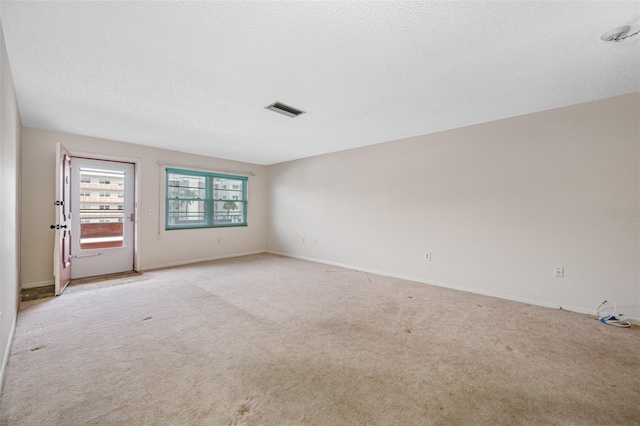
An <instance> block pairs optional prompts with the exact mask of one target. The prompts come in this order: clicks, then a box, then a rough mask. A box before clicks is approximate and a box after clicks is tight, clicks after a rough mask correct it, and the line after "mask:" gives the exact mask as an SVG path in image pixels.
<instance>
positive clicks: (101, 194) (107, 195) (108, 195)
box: [100, 192, 111, 198]
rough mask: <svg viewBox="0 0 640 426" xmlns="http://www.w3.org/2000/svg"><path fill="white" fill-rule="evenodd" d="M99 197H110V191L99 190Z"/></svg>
mask: <svg viewBox="0 0 640 426" xmlns="http://www.w3.org/2000/svg"><path fill="white" fill-rule="evenodd" d="M100 196H101V197H106V198H110V197H111V193H110V192H101V193H100Z"/></svg>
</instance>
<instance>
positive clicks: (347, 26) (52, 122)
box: [1, 1, 640, 164]
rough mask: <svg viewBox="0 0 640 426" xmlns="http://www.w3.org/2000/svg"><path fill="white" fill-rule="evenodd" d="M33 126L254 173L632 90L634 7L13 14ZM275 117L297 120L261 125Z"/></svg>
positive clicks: (394, 5)
mask: <svg viewBox="0 0 640 426" xmlns="http://www.w3.org/2000/svg"><path fill="white" fill-rule="evenodd" d="M1 19H2V25H3V27H4V32H5V39H6V44H7V50H8V54H9V63H10V66H11V69H12V72H13V76H14V82H15V87H16V92H17V97H18V104H19V109H20V113H21V116H22V121H23V124H24V125H25V126H30V127H37V128H43V129H52V130H59V131H64V132H70V133H76V134H81V135H89V136H95V137H101V138H107V139H114V140H120V141H125V142H132V143H137V144H142V145H151V146H156V147H160V148H167V149H174V150H179V151H185V152H193V153H198V154H204V155H211V156H215V157H222V158H229V159H235V160H240V161H247V162H252V163H258V164H273V163H277V162H282V161H287V160H292V159H297V158H302V157H308V156H312V155H317V154H322V153H327V152H333V151H338V150H344V149H349V148H354V147H358V146H364V145H369V144H375V143H379V142H385V141H389V140H394V139H400V138H404V137H410V136H416V135H421V134H427V133H433V132H437V131H441V130H445V129H451V128H455V127H461V126H466V125H470V124H475V123H480V122H486V121H490V120H496V119H500V118H505V117H511V116H515V115H521V114H526V113H531V112H535V111H541V110H546V109H551V108H556V107H560V106H565V105H571V104H576V103H580V102H586V101H591V100H595V99H601V98H606V97H610V96H616V95H620V94H625V93H631V92H637V91H640V36H637V37H633V38H631V39H628V40H626V41H625V42H623V43H605V42H603V41H601V40H600V36H601V34H602V33H604V32H606V31H608V30H610V29H612V28H615V27H618V26H621V25H631V26H632V28H633V30H634V31H635V30H637V29H638V28H639V27H640V2H638V1H634V2H615V1H599V2H565V1H558V2H537V1H536V2H533V1H531V2H374V1H371V2H239V1H233V2H184V1H181V2H151V1H145V2H134V1H128V2H125V1H118V2H116V1H106V2H92V1H77V2H58V1H47V2H23V1H20V2H17V1H16V2H14V1H3V2H2V8H1ZM275 101H280V102H283V103H286V104H289V105H291V106H294V107H297V108H299V109H302V110H304V111H307V113H306V114H304V115H301V116H300V117H297V118H293V119H292V118H288V117H285V116H283V115H279V114H275V113H273V112H271V111H268V110H265V109H264V107H265V106H266V105H268V104H270V103H272V102H275Z"/></svg>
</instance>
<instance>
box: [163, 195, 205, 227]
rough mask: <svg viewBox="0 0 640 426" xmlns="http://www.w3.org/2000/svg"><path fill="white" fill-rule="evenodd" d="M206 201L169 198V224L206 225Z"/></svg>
mask: <svg viewBox="0 0 640 426" xmlns="http://www.w3.org/2000/svg"><path fill="white" fill-rule="evenodd" d="M204 206H205V202H204V201H192V200H169V211H168V212H167V216H168V219H169V223H168V225H169V226H181V225H182V226H188V225H191V226H198V225H200V226H202V225H206V220H205V210H204Z"/></svg>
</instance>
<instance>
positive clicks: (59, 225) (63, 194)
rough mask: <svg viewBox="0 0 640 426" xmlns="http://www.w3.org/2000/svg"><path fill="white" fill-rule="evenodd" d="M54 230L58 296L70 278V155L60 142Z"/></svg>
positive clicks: (54, 274) (57, 160)
mask: <svg viewBox="0 0 640 426" xmlns="http://www.w3.org/2000/svg"><path fill="white" fill-rule="evenodd" d="M55 179H56V181H55V182H56V184H55V186H56V201H55V223H54V224H53V225H51V229H54V230H55V232H56V236H55V245H54V248H53V276H54V277H55V281H54V282H55V292H56V296H59V295H60V294H61V293H62V292H63V291H64V289H65V287H66V286H67V284H69V280H70V279H71V224H72V220H71V216H72V215H71V209H70V205H71V204H72V203H71V155H70V154H69V151H67V150H66V149H65V147H64V146H62V145H61V144H60V143H58V144H57V145H56V176H55Z"/></svg>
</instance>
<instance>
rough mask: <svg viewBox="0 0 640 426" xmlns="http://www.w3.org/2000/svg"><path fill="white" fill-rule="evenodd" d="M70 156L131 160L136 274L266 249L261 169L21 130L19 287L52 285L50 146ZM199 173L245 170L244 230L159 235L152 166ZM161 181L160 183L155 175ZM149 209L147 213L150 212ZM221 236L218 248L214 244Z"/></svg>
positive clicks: (158, 189)
mask: <svg viewBox="0 0 640 426" xmlns="http://www.w3.org/2000/svg"><path fill="white" fill-rule="evenodd" d="M56 142H60V143H62V144H63V145H64V146H65V147H66V148H67V149H68V150H70V151H71V153H72V154H75V153H90V154H92V155H96V156H98V157H100V156H107V158H109V157H111V156H118V157H126V158H127V159H131V160H138V161H139V167H138V170H137V172H136V173H137V175H138V183H137V184H138V188H137V191H138V196H139V198H138V203H139V204H138V217H137V220H136V226H137V228H138V256H139V266H140V269H141V270H148V269H154V268H159V267H164V266H172V265H179V264H184V263H191V262H197V261H204V260H210V259H216V258H222V257H230V256H238V255H243V254H251V253H259V252H264V251H265V250H266V167H265V166H260V165H255V164H248V163H240V162H236V161H229V160H223V159H218V158H213V157H205V156H199V155H194V154H186V153H180V152H175V151H167V150H163V149H156V148H150V147H146V146H141V145H134V144H128V143H122V142H115V141H109V140H104V139H96V138H90V137H86V136H80V135H72V134H67V133H60V132H54V131H48V130H40V129H33V128H29V127H25V128H24V129H23V134H22V149H23V167H22V180H23V204H22V206H23V209H22V223H23V226H22V230H21V232H22V234H21V235H22V242H23V244H22V252H23V262H22V284H23V287H33V286H39V285H44V284H50V283H51V282H52V280H53V267H52V265H53V244H54V233H53V232H52V231H50V229H49V225H51V224H52V223H53V220H54V208H53V202H54V173H55V146H56ZM158 162H163V163H168V164H175V165H183V166H199V167H202V168H203V169H213V170H227V169H228V170H230V172H229V173H230V174H233V171H234V170H235V171H246V172H252V173H254V174H255V176H249V193H248V200H249V201H248V223H249V224H248V226H246V227H232V228H209V229H185V230H172V231H165V230H164V208H165V207H164V185H165V181H164V172H163V171H164V168H163V166H159V165H158V164H157V163H158ZM161 176H162V177H161ZM151 210H153V214H151ZM218 238H220V242H218Z"/></svg>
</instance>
